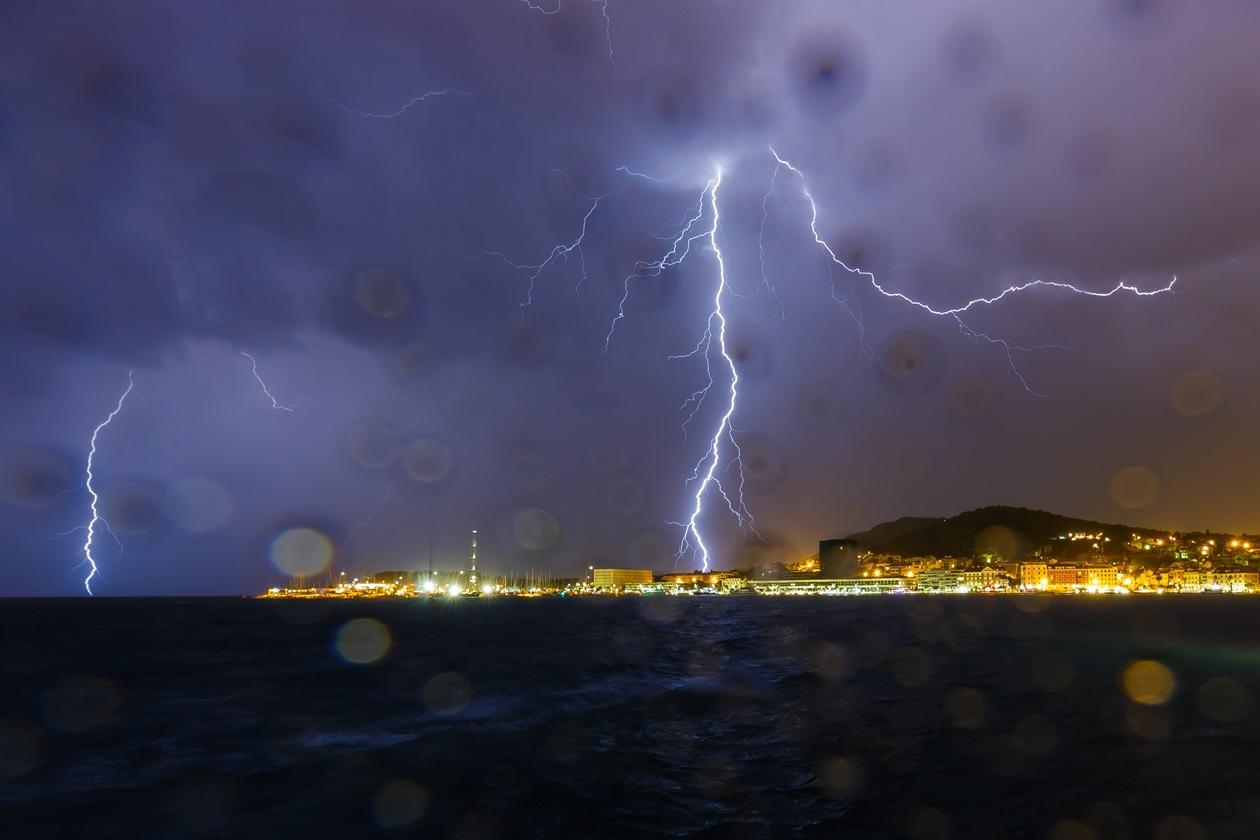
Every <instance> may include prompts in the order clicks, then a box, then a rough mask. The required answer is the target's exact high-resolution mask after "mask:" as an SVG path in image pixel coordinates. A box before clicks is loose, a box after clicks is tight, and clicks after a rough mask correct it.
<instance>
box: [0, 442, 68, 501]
mask: <svg viewBox="0 0 1260 840" xmlns="http://www.w3.org/2000/svg"><path fill="white" fill-rule="evenodd" d="M73 488H74V480H73V478H72V474H71V471H70V466H69V464H67V463H66V462H65V461H64V460H62V459H61V458H58V457H57V456H56V455H53V454H52V453H50V452H45V451H43V450H40V449H18V450H14V451H12V452H6V453H5V454H4V455H3V456H0V499H3V500H4V501H6V502H8V503H9V504H14V505H22V506H23V507H43V506H44V505H47V504H51V503H52V502H55V501H57V500H58V499H60V498H61V497H62V496H64V495H65V494H66V493H68V492H70V490H72V489H73Z"/></svg>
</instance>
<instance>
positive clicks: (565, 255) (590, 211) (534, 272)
mask: <svg viewBox="0 0 1260 840" xmlns="http://www.w3.org/2000/svg"><path fill="white" fill-rule="evenodd" d="M560 174H561V175H564V177H565V179H566V180H568V181H569V184H570V185H572V184H573V181H572V179H570V178H569V176H568V175H565V173H563V172H561V173H560ZM574 192H575V193H577V189H576V188H575V189H574ZM577 195H578V198H581V199H583V200H584V201H589V202H591V206H590V207H589V208H587V211H586V214H585V215H584V216H582V226H581V229H580V230H579V231H578V235H577V236H576V237H575V238H574V239H573V240H572V241H571V242H567V243H561V244H559V245H556V246H554V247H553V248H552V249H551V251H550V252H548V254H547V256H546V258H545V259H543V261H542V262H539V263H537V264H533V265H531V264H528V263H520V262H517V261H515V260H513V259H511V258H510V257H508V256H507V254H505V253H503V252H502V251H482V252H481V253H480V254H476V255H475V256H473V257H472V258H471V259H481V258H482V257H496V258H498V259H499V260H501V261H503V263H504V264H506V265H508V266H511V267H512V268H515V269H517V270H518V271H524V272H527V276H528V278H529V286H528V289H527V291H526V294H525V300H524V301H523V302H522V303H521V304H520V307H521V314H522V315H524V314H525V310H526V309H528V308H529V307H530V306H532V305H533V303H534V284H535V282H536V281H537V280H538V278H539V276H540V275H541V274H542V273H543V272H544V271H546V270H547V269H548V268H549V267H550V266H552V265H555V264H556V263H557V262H567V261H568V259H569V256H570V255H571V254H573V253H574V252H575V251H576V252H577V255H578V259H579V261H580V264H581V270H580V272H579V275H578V282H577V285H576V286H575V287H574V288H575V289H576V290H578V292H579V294H580V291H581V288H582V284H583V283H585V282H586V281H587V279H588V278H587V273H586V252H585V251H583V250H582V243H583V241H584V240H585V239H586V231H587V228H588V226H589V225H590V221H591V217H592V216H594V215H595V211H596V210H598V209H599V203H600V202H601V201H603V199H604V196H602V195H596V196H586V195H582V194H581V193H577Z"/></svg>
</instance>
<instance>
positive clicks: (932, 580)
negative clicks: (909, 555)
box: [915, 569, 963, 592]
mask: <svg viewBox="0 0 1260 840" xmlns="http://www.w3.org/2000/svg"><path fill="white" fill-rule="evenodd" d="M915 579H916V580H917V581H918V590H919V591H920V592H961V591H962V590H963V573H962V572H961V571H959V570H958V569H927V570H925V571H922V572H919V574H918V576H917V577H916V578H915Z"/></svg>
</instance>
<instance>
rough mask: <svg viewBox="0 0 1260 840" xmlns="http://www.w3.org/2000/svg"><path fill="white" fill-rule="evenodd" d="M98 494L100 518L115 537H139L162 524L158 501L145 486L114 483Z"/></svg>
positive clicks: (151, 489)
mask: <svg viewBox="0 0 1260 840" xmlns="http://www.w3.org/2000/svg"><path fill="white" fill-rule="evenodd" d="M98 492H99V493H100V499H101V500H100V503H99V506H100V510H101V514H102V515H103V516H104V517H105V520H106V521H107V522H109V526H110V528H112V529H113V530H114V531H115V532H117V533H120V534H143V533H144V532H145V531H151V530H153V529H154V528H156V527H157V526H158V525H160V524H161V523H162V501H161V497H160V496H159V495H158V493H157V491H155V490H154V489H153V488H152V487H149V486H148V485H146V484H140V483H138V482H130V481H128V482H118V483H116V484H110V485H108V486H106V487H104V488H102V489H100V490H99V491H98Z"/></svg>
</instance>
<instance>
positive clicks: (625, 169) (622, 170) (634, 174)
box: [614, 166, 682, 184]
mask: <svg viewBox="0 0 1260 840" xmlns="http://www.w3.org/2000/svg"><path fill="white" fill-rule="evenodd" d="M614 171H616V172H620V173H622V174H623V175H629V176H630V177H631V178H642V179H643V180H645V181H651V182H652V183H654V184H668V183H669V182H670V181H672V180H674V179H675V178H677V177H678V176H679V175H681V174H682V170H681V169H680V170H678V171H677V172H675V173H674V174H673V175H670V176H669V177H668V178H658V177H656V176H655V175H649V174H647V173H646V172H636V171H635V170H633V169H631V168H630V167H628V166H618V167H617V168H616V170H614Z"/></svg>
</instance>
